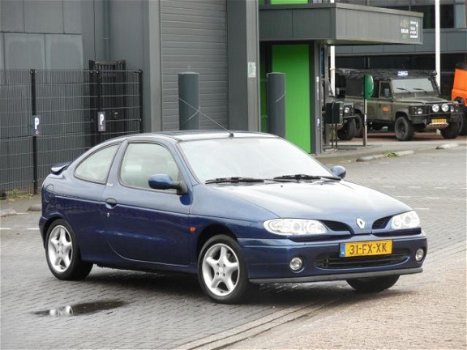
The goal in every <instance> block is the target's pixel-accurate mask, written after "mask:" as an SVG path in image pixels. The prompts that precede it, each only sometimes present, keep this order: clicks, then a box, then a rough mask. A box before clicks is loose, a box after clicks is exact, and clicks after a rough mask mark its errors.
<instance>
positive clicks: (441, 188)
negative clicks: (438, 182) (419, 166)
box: [435, 187, 448, 190]
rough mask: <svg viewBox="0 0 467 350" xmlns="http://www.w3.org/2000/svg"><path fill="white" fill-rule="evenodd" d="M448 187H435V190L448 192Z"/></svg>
mask: <svg viewBox="0 0 467 350" xmlns="http://www.w3.org/2000/svg"><path fill="white" fill-rule="evenodd" d="M447 189H448V188H447V187H435V190H447Z"/></svg>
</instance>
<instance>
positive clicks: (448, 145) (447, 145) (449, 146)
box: [436, 143, 459, 149]
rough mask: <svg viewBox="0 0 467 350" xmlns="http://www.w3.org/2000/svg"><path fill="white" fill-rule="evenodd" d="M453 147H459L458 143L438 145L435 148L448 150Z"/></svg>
mask: <svg viewBox="0 0 467 350" xmlns="http://www.w3.org/2000/svg"><path fill="white" fill-rule="evenodd" d="M455 147H459V144H458V143H445V144H443V145H439V146H438V147H436V149H449V148H455Z"/></svg>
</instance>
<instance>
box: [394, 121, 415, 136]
mask: <svg viewBox="0 0 467 350" xmlns="http://www.w3.org/2000/svg"><path fill="white" fill-rule="evenodd" d="M394 131H395V132H396V138H397V139H398V140H399V141H410V140H412V138H413V134H414V127H413V125H412V123H411V122H409V121H408V120H407V118H406V117H403V116H400V117H397V119H396V123H395V124H394Z"/></svg>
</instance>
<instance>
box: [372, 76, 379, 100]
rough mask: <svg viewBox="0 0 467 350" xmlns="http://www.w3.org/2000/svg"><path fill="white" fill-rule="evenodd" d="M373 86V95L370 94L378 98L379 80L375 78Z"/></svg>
mask: <svg viewBox="0 0 467 350" xmlns="http://www.w3.org/2000/svg"><path fill="white" fill-rule="evenodd" d="M374 87H375V88H374V89H373V95H371V97H374V98H378V96H379V81H377V80H375V83H374Z"/></svg>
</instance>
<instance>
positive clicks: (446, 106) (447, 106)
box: [441, 103, 449, 112]
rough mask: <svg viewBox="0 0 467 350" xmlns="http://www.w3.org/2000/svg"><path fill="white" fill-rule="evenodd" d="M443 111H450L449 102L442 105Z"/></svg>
mask: <svg viewBox="0 0 467 350" xmlns="http://www.w3.org/2000/svg"><path fill="white" fill-rule="evenodd" d="M441 109H442V111H443V112H447V111H449V105H448V104H447V103H443V104H442V106H441Z"/></svg>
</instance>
